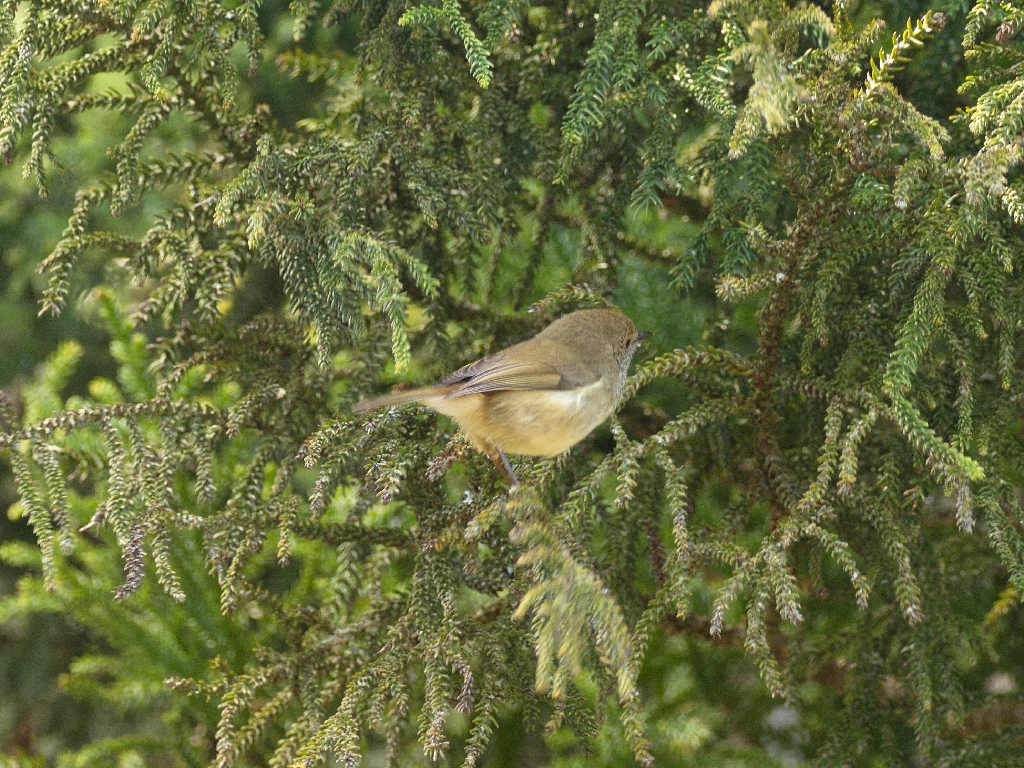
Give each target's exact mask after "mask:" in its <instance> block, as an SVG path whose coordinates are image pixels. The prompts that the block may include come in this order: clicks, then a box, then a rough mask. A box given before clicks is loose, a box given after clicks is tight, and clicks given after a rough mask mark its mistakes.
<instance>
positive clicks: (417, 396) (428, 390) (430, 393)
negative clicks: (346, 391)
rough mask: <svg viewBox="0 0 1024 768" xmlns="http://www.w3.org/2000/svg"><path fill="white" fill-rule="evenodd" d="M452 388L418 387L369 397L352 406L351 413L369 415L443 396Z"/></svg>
mask: <svg viewBox="0 0 1024 768" xmlns="http://www.w3.org/2000/svg"><path fill="white" fill-rule="evenodd" d="M451 389H452V387H450V386H449V387H420V388H419V389H407V390H405V391H403V392H391V393H390V394H387V395H381V396H380V397H370V398H367V399H366V400H360V401H359V402H358V403H356V404H355V405H354V406H352V412H353V413H358V414H363V413H369V412H370V411H376V410H377V409H378V408H386V407H388V406H391V405H402V404H403V403H413V402H416V401H417V400H423V399H425V398H428V397H438V396H440V395H444V394H445V393H446V392H448V391H449V390H451Z"/></svg>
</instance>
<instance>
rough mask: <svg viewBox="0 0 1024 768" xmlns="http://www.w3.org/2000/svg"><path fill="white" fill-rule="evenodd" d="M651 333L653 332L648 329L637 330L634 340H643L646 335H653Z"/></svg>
mask: <svg viewBox="0 0 1024 768" xmlns="http://www.w3.org/2000/svg"><path fill="white" fill-rule="evenodd" d="M653 335H654V334H653V333H651V332H650V331H638V332H637V334H636V340H637V341H643V340H644V339H646V338H647V337H648V336H653Z"/></svg>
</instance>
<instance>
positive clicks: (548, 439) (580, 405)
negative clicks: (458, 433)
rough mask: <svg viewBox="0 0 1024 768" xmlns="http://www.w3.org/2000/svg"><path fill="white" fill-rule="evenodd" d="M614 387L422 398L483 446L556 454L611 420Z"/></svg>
mask: <svg viewBox="0 0 1024 768" xmlns="http://www.w3.org/2000/svg"><path fill="white" fill-rule="evenodd" d="M609 389H610V388H609V387H607V386H606V385H603V382H602V381H600V380H599V381H597V382H595V383H593V384H591V385H589V386H586V387H581V388H579V389H573V390H501V391H497V392H488V393H485V394H475V395H466V396H464V397H452V398H444V397H432V398H429V399H424V400H422V401H421V402H423V404H424V405H427V406H429V407H431V408H433V409H434V410H436V411H438V412H440V413H443V414H445V415H446V416H450V417H452V418H453V419H455V421H456V422H458V424H459V426H460V427H461V428H462V431H463V432H465V433H466V437H468V438H469V440H470V442H472V443H473V444H475V445H476V446H477V447H480V448H483V449H484V450H486V448H487V447H488V446H492V447H494V448H499V449H501V450H502V451H504V452H505V453H513V454H518V455H522V456H557V455H558V454H559V453H562V452H564V451H567V450H569V449H570V448H571V447H572V446H574V445H576V443H578V442H579V441H580V440H582V439H583V438H584V437H586V436H587V435H588V434H590V432H591V431H592V430H593V429H594V428H595V427H597V426H598V425H599V424H600V423H601V422H602V421H604V420H605V419H606V418H608V416H609V415H610V414H611V411H612V408H613V407H614V400H613V399H612V397H611V392H609ZM485 435H486V438H485V437H484V436H485Z"/></svg>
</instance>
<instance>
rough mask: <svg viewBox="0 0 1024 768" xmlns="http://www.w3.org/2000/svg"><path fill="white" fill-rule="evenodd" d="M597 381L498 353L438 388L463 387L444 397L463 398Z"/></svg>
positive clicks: (473, 364)
mask: <svg viewBox="0 0 1024 768" xmlns="http://www.w3.org/2000/svg"><path fill="white" fill-rule="evenodd" d="M596 380H597V376H595V375H592V374H588V373H582V374H577V375H570V376H567V375H565V374H563V373H560V372H559V371H557V370H556V369H555V368H554V367H552V366H550V365H547V364H546V363H524V362H515V361H511V360H506V359H505V358H504V356H503V355H502V354H501V353H498V354H497V355H491V356H490V357H485V358H484V359H482V360H477V361H476V362H475V363H470V364H469V365H467V366H464V367H462V368H459V370H457V371H455V372H454V373H451V374H449V375H448V376H445V377H444V378H443V379H441V380H440V381H439V382H438V383H437V384H438V386H445V385H453V384H461V386H457V387H456V388H455V389H453V390H451V391H450V392H449V393H448V394H446V395H445V397H462V396H464V395H476V394H481V393H483V392H495V391H498V390H503V389H563V390H566V389H577V388H579V387H585V386H586V385H587V384H593V383H594V382H595V381H596Z"/></svg>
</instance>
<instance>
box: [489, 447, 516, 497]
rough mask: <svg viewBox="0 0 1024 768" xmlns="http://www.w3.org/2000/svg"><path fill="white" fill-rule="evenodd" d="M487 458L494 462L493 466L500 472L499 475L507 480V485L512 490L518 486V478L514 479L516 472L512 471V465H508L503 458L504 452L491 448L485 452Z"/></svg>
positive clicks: (506, 460)
mask: <svg viewBox="0 0 1024 768" xmlns="http://www.w3.org/2000/svg"><path fill="white" fill-rule="evenodd" d="M487 456H488V458H490V460H491V461H493V462H494V466H496V467H497V468H498V469H500V470H501V474H502V475H504V476H505V479H506V480H508V484H509V485H510V486H511V487H512V488H516V487H517V486H518V485H519V478H518V477H516V471H515V470H514V469H512V465H511V464H509V463H508V459H507V458H506V457H505V453H504V451H502V450H501V448H493V447H492V448H491V450H489V451H488V452H487Z"/></svg>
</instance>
